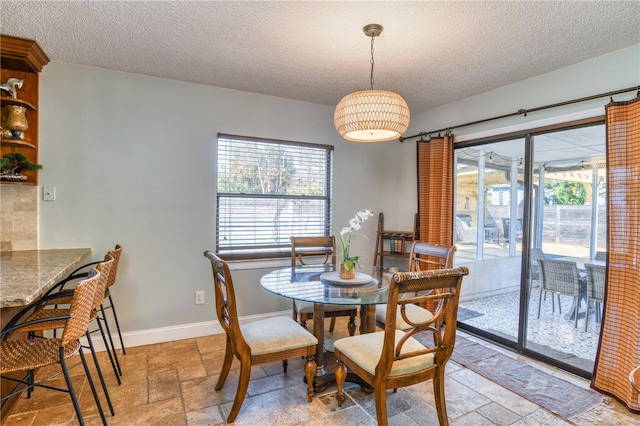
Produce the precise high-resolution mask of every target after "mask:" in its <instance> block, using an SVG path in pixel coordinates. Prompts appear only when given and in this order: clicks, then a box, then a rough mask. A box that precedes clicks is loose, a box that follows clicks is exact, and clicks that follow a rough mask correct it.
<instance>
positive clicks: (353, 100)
mask: <svg viewBox="0 0 640 426" xmlns="http://www.w3.org/2000/svg"><path fill="white" fill-rule="evenodd" d="M409 119H410V113H409V107H408V106H407V103H406V102H405V100H404V99H403V98H402V96H400V95H398V94H397V93H394V92H389V91H387V90H363V91H360V92H354V93H351V94H349V95H347V96H345V97H344V98H342V100H341V101H340V102H339V103H338V105H337V106H336V110H335V113H334V114H333V122H334V124H335V126H336V130H337V131H338V133H339V134H340V136H342V137H343V138H344V139H346V140H348V141H352V142H385V141H390V140H394V139H398V138H399V137H400V136H402V134H403V133H404V132H405V131H406V130H407V127H409Z"/></svg>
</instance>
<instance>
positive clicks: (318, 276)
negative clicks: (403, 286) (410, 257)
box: [260, 265, 392, 305]
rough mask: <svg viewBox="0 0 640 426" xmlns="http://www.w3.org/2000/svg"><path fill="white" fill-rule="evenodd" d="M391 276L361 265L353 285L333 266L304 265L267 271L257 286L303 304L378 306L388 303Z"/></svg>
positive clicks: (377, 269) (380, 270) (376, 268)
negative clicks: (339, 275)
mask: <svg viewBox="0 0 640 426" xmlns="http://www.w3.org/2000/svg"><path fill="white" fill-rule="evenodd" d="M391 275H392V274H390V273H388V272H382V269H381V268H379V267H374V266H364V265H363V267H362V268H360V269H358V270H357V275H356V279H355V280H354V281H353V283H355V284H352V283H351V282H349V281H348V280H340V279H338V277H337V273H335V272H334V271H333V266H332V265H304V266H296V267H295V268H284V269H278V270H275V271H272V272H269V273H268V274H266V275H264V276H263V277H262V278H261V279H260V284H261V285H262V287H264V288H265V289H266V290H268V291H270V292H272V293H275V294H277V295H280V296H284V297H288V298H290V299H296V300H304V301H306V302H312V303H322V304H335V305H377V304H382V303H386V302H387V292H388V289H389V278H390V277H391Z"/></svg>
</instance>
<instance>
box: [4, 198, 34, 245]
mask: <svg viewBox="0 0 640 426" xmlns="http://www.w3.org/2000/svg"><path fill="white" fill-rule="evenodd" d="M37 247H38V187H37V186H31V185H1V186H0V250H2V251H7V250H32V249H36V248H37Z"/></svg>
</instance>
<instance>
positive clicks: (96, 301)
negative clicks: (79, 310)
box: [92, 253, 115, 309]
mask: <svg viewBox="0 0 640 426" xmlns="http://www.w3.org/2000/svg"><path fill="white" fill-rule="evenodd" d="M114 264H115V259H114V258H113V257H112V256H111V255H110V254H108V253H107V254H106V255H105V256H104V261H103V262H100V263H98V264H97V265H96V271H98V272H100V280H99V281H98V285H97V287H96V291H95V293H94V296H93V305H92V308H93V309H97V308H99V307H100V305H102V302H103V301H104V292H105V291H106V290H107V286H108V284H109V277H110V276H111V270H112V269H113V267H114Z"/></svg>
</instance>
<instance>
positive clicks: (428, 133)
mask: <svg viewBox="0 0 640 426" xmlns="http://www.w3.org/2000/svg"><path fill="white" fill-rule="evenodd" d="M634 90H637V91H638V93H639V95H640V86H635V87H629V88H627V89H620V90H616V91H613V92H607V93H600V94H599V95H593V96H587V97H586V98H579V99H573V100H571V101H564V102H558V103H556V104H550V105H544V106H541V107H536V108H531V109H519V110H518V111H516V112H512V113H510V114H504V115H499V116H496V117H491V118H485V119H483V120H477V121H472V122H470V123H464V124H458V125H456V126H449V127H445V128H444V129H438V130H431V131H429V132H420V133H418V134H416V135H412V136H401V137H399V138H398V140H399V141H400V142H404V141H405V140H407V139H412V138H417V137H421V138H422V137H425V136H427V137H429V136H430V135H431V134H433V133H442V132H449V131H451V130H453V129H458V128H460V127H467V126H472V125H474V124H480V123H486V122H488V121H494V120H500V119H501V118H507V117H514V116H516V115H521V114H524V116H525V117H526V116H527V114H528V113H530V112H537V111H542V110H544V109H549V108H556V107H560V106H565V105H571V104H575V103H578V102H586V101H592V100H594V99H600V98H606V97H607V96H608V97H612V96H613V95H619V94H621V93H627V92H633V91H634ZM611 101H612V102H613V98H612V99H611Z"/></svg>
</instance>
